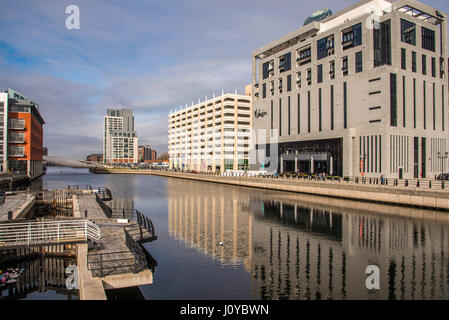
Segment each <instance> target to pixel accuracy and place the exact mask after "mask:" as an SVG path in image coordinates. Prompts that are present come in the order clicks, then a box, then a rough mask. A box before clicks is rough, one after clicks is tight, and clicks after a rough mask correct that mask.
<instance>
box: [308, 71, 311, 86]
mask: <svg viewBox="0 0 449 320" xmlns="http://www.w3.org/2000/svg"><path fill="white" fill-rule="evenodd" d="M307 84H308V85H311V84H312V69H307Z"/></svg>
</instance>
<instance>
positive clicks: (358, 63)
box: [355, 51, 363, 73]
mask: <svg viewBox="0 0 449 320" xmlns="http://www.w3.org/2000/svg"><path fill="white" fill-rule="evenodd" d="M362 71H363V53H362V51H359V52H357V53H356V54H355V72H356V73H357V72H362Z"/></svg>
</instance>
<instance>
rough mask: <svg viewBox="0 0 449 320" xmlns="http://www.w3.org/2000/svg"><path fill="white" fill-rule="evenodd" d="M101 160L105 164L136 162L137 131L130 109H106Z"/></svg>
mask: <svg viewBox="0 0 449 320" xmlns="http://www.w3.org/2000/svg"><path fill="white" fill-rule="evenodd" d="M103 128H104V133H103V161H104V163H106V164H114V163H137V161H138V152H137V143H138V141H137V133H136V131H135V130H134V116H133V111H132V110H131V109H121V110H119V109H108V111H107V114H106V116H105V117H104V124H103Z"/></svg>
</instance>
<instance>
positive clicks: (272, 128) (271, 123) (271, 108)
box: [271, 100, 274, 130]
mask: <svg viewBox="0 0 449 320" xmlns="http://www.w3.org/2000/svg"><path fill="white" fill-rule="evenodd" d="M273 118H274V117H273V100H271V130H273Z"/></svg>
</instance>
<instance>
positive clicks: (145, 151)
mask: <svg viewBox="0 0 449 320" xmlns="http://www.w3.org/2000/svg"><path fill="white" fill-rule="evenodd" d="M138 150H139V162H149V161H151V160H156V158H157V152H156V150H154V149H153V148H151V147H150V146H149V145H144V146H139V148H138Z"/></svg>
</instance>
